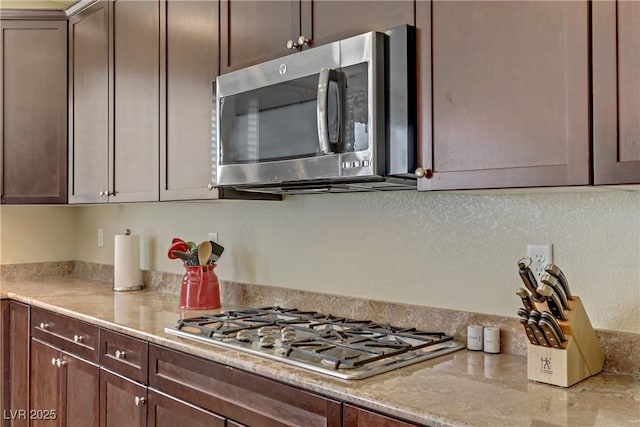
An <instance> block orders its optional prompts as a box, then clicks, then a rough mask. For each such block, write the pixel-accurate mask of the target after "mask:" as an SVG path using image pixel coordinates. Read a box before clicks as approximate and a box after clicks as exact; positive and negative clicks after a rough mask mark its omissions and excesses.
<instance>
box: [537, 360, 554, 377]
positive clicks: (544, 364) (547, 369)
mask: <svg viewBox="0 0 640 427" xmlns="http://www.w3.org/2000/svg"><path fill="white" fill-rule="evenodd" d="M540 372H542V373H544V374H550V375H551V374H553V370H552V369H551V358H550V357H541V358H540Z"/></svg>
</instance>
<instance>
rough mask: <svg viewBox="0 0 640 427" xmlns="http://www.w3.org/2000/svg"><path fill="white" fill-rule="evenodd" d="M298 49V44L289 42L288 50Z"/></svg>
mask: <svg viewBox="0 0 640 427" xmlns="http://www.w3.org/2000/svg"><path fill="white" fill-rule="evenodd" d="M297 48H298V43H296V42H294V41H293V40H287V49H297Z"/></svg>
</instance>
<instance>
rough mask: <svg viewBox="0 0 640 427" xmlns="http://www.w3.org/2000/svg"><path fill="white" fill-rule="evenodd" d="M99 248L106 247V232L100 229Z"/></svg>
mask: <svg viewBox="0 0 640 427" xmlns="http://www.w3.org/2000/svg"><path fill="white" fill-rule="evenodd" d="M98 247H99V248H103V247H104V230H103V229H102V228H98Z"/></svg>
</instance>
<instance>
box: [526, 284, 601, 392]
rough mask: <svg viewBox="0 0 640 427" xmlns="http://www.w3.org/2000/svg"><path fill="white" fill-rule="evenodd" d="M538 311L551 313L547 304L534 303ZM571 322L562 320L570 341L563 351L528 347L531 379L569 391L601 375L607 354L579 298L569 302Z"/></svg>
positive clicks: (551, 348) (568, 312) (564, 331)
mask: <svg viewBox="0 0 640 427" xmlns="http://www.w3.org/2000/svg"><path fill="white" fill-rule="evenodd" d="M535 304H536V309H537V310H539V311H541V312H542V311H548V307H547V304H546V302H545V303H541V304H539V303H535ZM569 308H570V310H567V311H566V313H567V318H568V320H559V321H558V323H559V324H560V328H561V329H562V332H563V333H564V335H565V337H566V338H567V340H568V341H567V342H565V343H564V348H563V349H557V348H553V347H543V346H541V345H533V344H531V343H529V347H528V351H527V365H528V368H527V373H528V378H529V379H530V380H533V381H538V382H543V383H547V384H553V385H558V386H561V387H570V386H572V385H574V384H575V383H577V382H579V381H582V380H583V379H585V378H588V377H590V376H592V375H595V374H597V373H599V372H600V371H602V366H603V365H604V350H603V349H602V347H601V346H600V342H599V340H598V335H597V334H596V331H594V330H593V327H592V326H591V321H590V320H589V316H587V312H586V311H585V309H584V306H583V305H582V301H581V300H580V298H579V297H577V296H574V297H573V299H572V300H569Z"/></svg>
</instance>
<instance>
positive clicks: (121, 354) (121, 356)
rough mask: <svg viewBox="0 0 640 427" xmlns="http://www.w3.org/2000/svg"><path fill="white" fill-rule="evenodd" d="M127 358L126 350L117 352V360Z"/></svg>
mask: <svg viewBox="0 0 640 427" xmlns="http://www.w3.org/2000/svg"><path fill="white" fill-rule="evenodd" d="M125 357H127V353H126V352H125V351H124V350H118V351H116V359H124V358H125Z"/></svg>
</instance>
